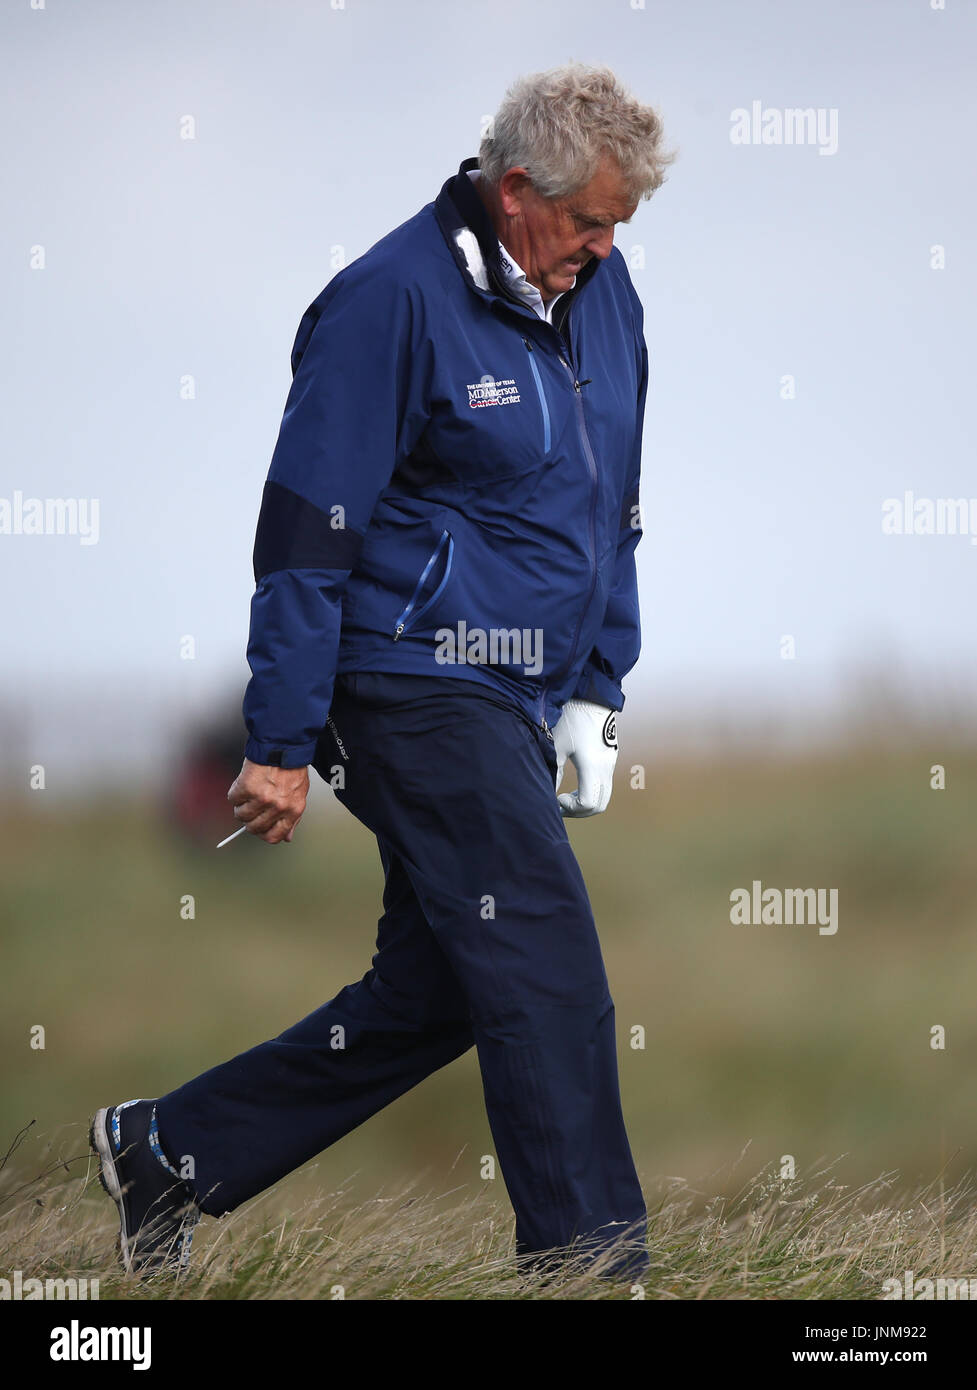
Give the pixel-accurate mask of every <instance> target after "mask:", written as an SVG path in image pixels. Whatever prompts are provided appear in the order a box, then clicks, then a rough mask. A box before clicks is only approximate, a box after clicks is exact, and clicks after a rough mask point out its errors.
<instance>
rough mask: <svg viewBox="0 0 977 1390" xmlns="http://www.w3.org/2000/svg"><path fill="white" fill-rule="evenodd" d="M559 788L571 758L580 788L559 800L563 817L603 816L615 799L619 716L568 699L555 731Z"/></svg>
mask: <svg viewBox="0 0 977 1390" xmlns="http://www.w3.org/2000/svg"><path fill="white" fill-rule="evenodd" d="M553 744H554V747H555V749H556V789H557V791H559V787H560V783H561V782H562V781H563V769H564V766H565V765H566V761H567V758H569V759H570V761H571V762H572V763H573V766H574V767H575V768H576V770H577V789H576V791H573V792H564V793H563V795H562V796H558V797H557V801H559V803H560V811H561V813H562V814H563V816H597V815H600V813H601V811H603V810H604V809H605V808H606V806H607V803H608V802H609V801H610V799H611V783H612V781H613V778H614V764H615V763H616V762H617V715H616V713H615V712H614V710H612V709H608V708H607V706H606V705H595V704H592V703H591V702H590V701H589V700H568V701H567V703H566V704H565V705H564V706H563V713H562V714H561V715H560V718H559V721H558V722H557V725H556V728H555V729H554V730H553Z"/></svg>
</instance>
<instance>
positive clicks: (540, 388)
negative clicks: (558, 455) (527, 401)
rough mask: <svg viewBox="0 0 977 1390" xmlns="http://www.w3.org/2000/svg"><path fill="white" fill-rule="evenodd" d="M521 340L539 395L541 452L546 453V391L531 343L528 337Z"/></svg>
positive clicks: (547, 446) (548, 413) (548, 440)
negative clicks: (541, 424)
mask: <svg viewBox="0 0 977 1390" xmlns="http://www.w3.org/2000/svg"><path fill="white" fill-rule="evenodd" d="M523 342H524V343H525V344H526V350H527V352H528V353H529V365H530V367H531V368H532V373H533V380H534V381H535V383H536V393H537V395H538V396H539V404H540V409H541V410H542V412H543V453H544V454H548V453H549V451H550V411H549V406H548V405H547V404H546V393H545V392H544V391H543V381H542V378H541V377H540V374H539V368H538V367H537V366H536V355H535V353H534V352H533V345H532V343H531V342H530V341H529V339H528V338H523Z"/></svg>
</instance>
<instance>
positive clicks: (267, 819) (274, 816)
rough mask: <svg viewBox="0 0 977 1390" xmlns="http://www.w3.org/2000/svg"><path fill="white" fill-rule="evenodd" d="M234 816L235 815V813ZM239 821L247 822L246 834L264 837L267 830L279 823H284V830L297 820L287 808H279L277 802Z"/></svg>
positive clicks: (266, 804) (293, 813)
mask: <svg viewBox="0 0 977 1390" xmlns="http://www.w3.org/2000/svg"><path fill="white" fill-rule="evenodd" d="M235 814H237V813H236V812H235ZM241 819H243V820H245V821H246V822H247V826H248V833H249V834H251V835H262V836H264V835H266V834H267V833H268V831H269V830H272V829H274V827H275V826H276V825H277V824H278V823H279V822H281V821H283V822H284V823H285V828H286V829H288V827H289V826H291V825H293V824H294V823H295V821H296V820H297V819H298V817H297V816H296V814H295V812H294V811H292V810H290V809H289V808H288V807H285V806H280V805H279V804H278V803H277V802H273V803H272V804H270V805H269V804H268V803H267V802H266V803H265V804H264V805H263V806H262V807H261V809H260V810H259V811H257V812H256V813H255V814H254V815H251V816H243V817H241Z"/></svg>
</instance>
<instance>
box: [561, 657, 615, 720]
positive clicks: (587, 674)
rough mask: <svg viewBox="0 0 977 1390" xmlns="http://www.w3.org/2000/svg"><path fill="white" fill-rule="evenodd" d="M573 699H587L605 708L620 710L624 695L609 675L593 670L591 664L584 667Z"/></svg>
mask: <svg viewBox="0 0 977 1390" xmlns="http://www.w3.org/2000/svg"><path fill="white" fill-rule="evenodd" d="M570 698H571V699H573V700H589V701H590V702H591V704H594V705H603V706H604V707H605V708H606V709H613V710H618V711H620V710H622V709H623V708H624V696H623V694H622V693H621V687H620V686H619V685H618V684H617V682H616V681H613V680H611V679H610V677H609V676H604V675H602V674H601V673H600V672H599V671H595V670H594V668H593V667H592V666H587V667H585V668H584V671H583V674H582V675H581V677H580V680H579V681H578V682H577V687H576V689H575V690H574V692H573V694H572V696H571V697H570Z"/></svg>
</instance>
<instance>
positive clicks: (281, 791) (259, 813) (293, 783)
mask: <svg viewBox="0 0 977 1390" xmlns="http://www.w3.org/2000/svg"><path fill="white" fill-rule="evenodd" d="M308 794H309V769H308V768H307V767H265V766H264V764H263V763H252V762H249V761H248V759H247V758H245V760H244V765H243V766H242V768H241V771H240V772H239V773H238V775H237V777H236V778H235V779H234V781H233V782H232V783H231V787H230V790H229V791H228V793H227V799H228V801H230V802H231V804H232V805H233V807H234V814H235V816H236V817H237V819H238V820H241V821H244V822H245V823H246V825H247V827H248V834H249V835H257V836H258V838H259V839H261V840H266V841H267V842H268V844H269V845H277V844H279V843H280V841H282V840H291V838H292V832H293V831H294V830H295V827H296V826H297V825H298V823H299V820H300V819H301V816H302V812H303V811H304V810H305V801H306V797H307V796H308Z"/></svg>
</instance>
